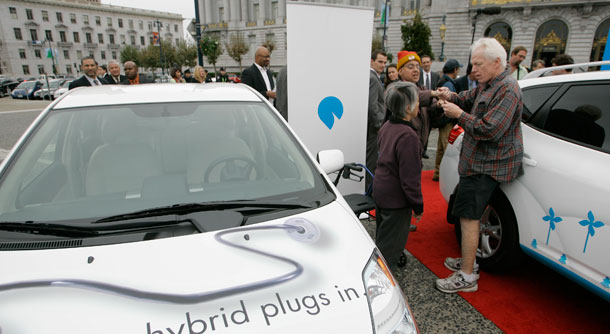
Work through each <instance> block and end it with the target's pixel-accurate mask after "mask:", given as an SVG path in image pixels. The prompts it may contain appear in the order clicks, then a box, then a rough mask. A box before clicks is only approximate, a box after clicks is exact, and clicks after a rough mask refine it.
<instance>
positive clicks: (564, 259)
mask: <svg viewBox="0 0 610 334" xmlns="http://www.w3.org/2000/svg"><path fill="white" fill-rule="evenodd" d="M567 260H568V258H567V257H566V255H565V254H562V255H561V257H560V258H559V262H561V264H563V265H565V264H566V261H567Z"/></svg>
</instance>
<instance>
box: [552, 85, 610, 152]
mask: <svg viewBox="0 0 610 334" xmlns="http://www.w3.org/2000/svg"><path fill="white" fill-rule="evenodd" d="M608 92H610V84H595V85H593V84H592V85H574V86H571V87H569V88H568V89H567V90H566V92H565V93H563V95H562V96H561V97H560V98H559V99H558V100H557V102H555V103H554V104H553V105H552V106H551V108H550V110H549V112H548V115H547V117H546V121H545V123H544V130H546V131H549V132H551V133H553V134H556V135H558V136H561V137H564V138H566V139H569V140H571V141H574V142H577V143H579V144H585V145H589V146H592V147H596V148H601V149H604V150H607V151H610V138H608V136H607V132H610V104H608V103H607V101H608V98H607V95H608Z"/></svg>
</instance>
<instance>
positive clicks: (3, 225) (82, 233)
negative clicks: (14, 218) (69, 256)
mask: <svg viewBox="0 0 610 334" xmlns="http://www.w3.org/2000/svg"><path fill="white" fill-rule="evenodd" d="M0 230H3V231H10V232H19V233H30V234H41V235H56V236H64V237H91V236H96V235H99V234H100V231H97V230H95V229H92V228H91V227H80V226H71V225H63V224H49V223H36V222H0Z"/></svg>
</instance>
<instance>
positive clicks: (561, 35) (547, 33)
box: [533, 20, 568, 67]
mask: <svg viewBox="0 0 610 334" xmlns="http://www.w3.org/2000/svg"><path fill="white" fill-rule="evenodd" d="M567 42H568V25H567V24H565V23H564V22H563V21H561V20H550V21H546V22H544V23H543V24H542V25H541V26H540V28H538V31H537V32H536V43H535V44H534V57H533V59H534V60H535V59H542V60H544V64H545V66H547V67H548V66H552V65H551V59H553V58H554V57H555V56H557V55H559V54H562V53H565V51H566V44H567Z"/></svg>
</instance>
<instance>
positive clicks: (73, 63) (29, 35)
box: [0, 0, 184, 78]
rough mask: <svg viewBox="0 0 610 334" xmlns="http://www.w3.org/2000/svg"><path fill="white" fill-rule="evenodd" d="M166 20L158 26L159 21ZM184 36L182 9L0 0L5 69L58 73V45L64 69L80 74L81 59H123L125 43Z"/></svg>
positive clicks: (17, 73) (21, 73) (95, 0)
mask: <svg viewBox="0 0 610 334" xmlns="http://www.w3.org/2000/svg"><path fill="white" fill-rule="evenodd" d="M157 21H158V22H160V27H157V25H156V22H157ZM158 28H159V29H160V35H161V38H162V39H163V40H166V41H168V40H169V41H171V42H172V43H173V44H176V43H178V42H179V41H180V40H184V33H183V27H182V15H179V14H171V13H162V12H156V11H149V10H143V9H135V8H126V7H120V6H112V5H106V4H102V3H100V0H18V1H17V0H0V74H3V75H8V76H13V77H24V78H26V77H30V76H35V77H37V76H38V75H40V74H42V73H45V72H46V73H49V74H50V73H53V69H52V59H51V58H47V53H48V49H49V48H52V49H53V50H56V51H55V65H56V70H57V73H58V74H68V75H69V74H72V75H77V74H78V71H79V67H80V59H81V58H82V57H85V56H93V57H95V59H96V60H97V61H98V63H100V64H104V63H106V62H107V61H108V60H111V59H116V60H119V57H120V51H121V49H122V48H123V46H125V45H132V46H134V47H136V48H138V49H140V48H144V47H146V46H148V45H150V44H152V40H153V32H155V33H156V32H157V31H158Z"/></svg>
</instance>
